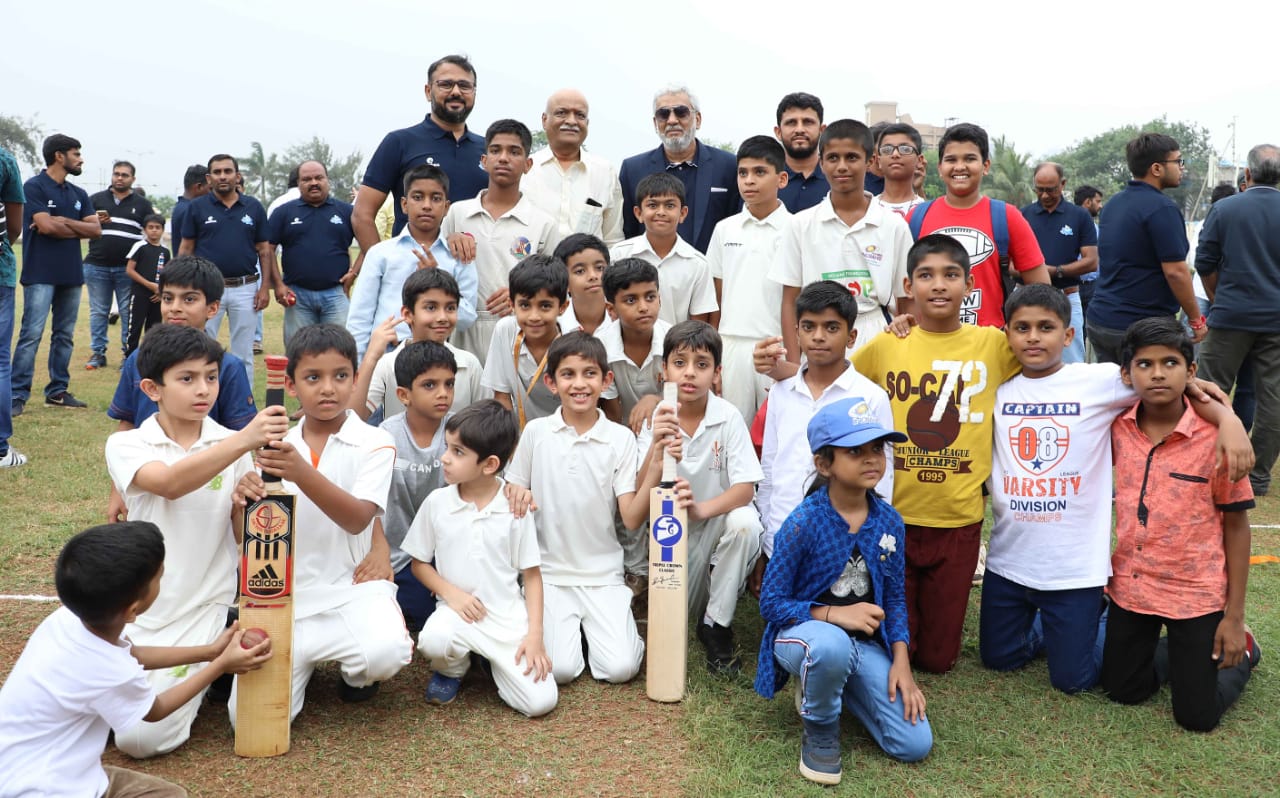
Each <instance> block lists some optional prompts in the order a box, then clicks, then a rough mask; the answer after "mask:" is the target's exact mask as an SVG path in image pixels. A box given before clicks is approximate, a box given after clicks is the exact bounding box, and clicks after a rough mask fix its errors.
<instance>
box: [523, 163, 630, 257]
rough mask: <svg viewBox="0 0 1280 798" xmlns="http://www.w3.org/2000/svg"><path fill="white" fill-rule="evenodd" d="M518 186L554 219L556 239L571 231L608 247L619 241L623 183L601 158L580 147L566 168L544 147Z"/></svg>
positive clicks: (565, 235) (614, 170) (611, 166)
mask: <svg viewBox="0 0 1280 798" xmlns="http://www.w3.org/2000/svg"><path fill="white" fill-rule="evenodd" d="M520 189H521V190H522V191H523V192H524V193H525V196H527V197H528V198H529V199H530V201H531V202H533V204H535V205H537V206H538V208H539V209H540V210H542V212H543V213H545V214H547V215H548V216H550V217H551V218H552V219H554V220H555V221H556V237H557V239H558V240H559V239H564V238H566V237H568V236H570V235H572V234H573V233H590V234H591V235H593V236H596V237H597V238H600V239H603V240H604V243H606V244H608V245H609V246H613V245H614V244H616V243H618V242H619V241H621V240H622V215H623V213H625V212H627V209H626V208H624V207H622V184H621V183H619V182H618V170H617V169H614V168H613V164H611V163H609V162H608V161H606V160H605V159H604V158H601V157H599V156H598V155H592V154H591V153H589V152H587V151H586V150H585V149H580V150H579V160H578V161H576V162H575V163H573V164H570V166H569V168H568V169H565V168H562V167H561V166H560V162H559V161H558V160H556V156H555V153H553V152H552V151H551V148H550V147H547V148H545V149H542V150H539V151H538V152H535V153H534V154H533V168H532V169H530V170H529V173H528V174H527V175H525V176H524V179H523V180H521V181H520ZM589 200H590V202H589Z"/></svg>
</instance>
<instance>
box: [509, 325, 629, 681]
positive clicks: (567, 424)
mask: <svg viewBox="0 0 1280 798" xmlns="http://www.w3.org/2000/svg"><path fill="white" fill-rule="evenodd" d="M543 379H544V380H545V381H546V383H547V385H548V387H550V388H552V389H553V390H554V391H555V393H556V395H557V396H559V397H560V409H559V410H557V411H556V412H555V413H553V414H551V415H549V416H546V417H544V418H538V419H534V420H533V421H530V422H529V425H528V426H527V427H525V429H524V434H523V436H522V437H521V438H520V445H519V446H518V447H517V448H516V453H515V455H514V456H513V457H512V458H511V463H510V465H508V466H507V472H506V477H507V481H508V482H511V483H513V484H515V485H519V486H520V487H523V488H528V489H530V490H531V491H532V493H533V500H534V501H535V502H536V503H537V505H538V509H537V511H536V513H535V523H536V524H537V527H538V545H539V549H540V550H541V552H542V580H543V583H544V596H543V603H544V606H545V610H544V613H543V614H544V617H545V621H544V623H543V633H544V636H545V639H546V643H547V653H548V654H549V655H550V657H551V665H552V671H551V672H552V675H553V676H554V677H555V680H556V682H557V683H558V684H567V683H568V682H571V681H573V680H574V679H576V678H577V677H578V675H579V674H580V673H582V669H583V667H584V664H583V661H582V638H583V636H584V635H585V636H586V639H587V644H588V646H589V652H590V665H591V675H592V676H594V677H595V678H597V679H603V680H605V681H609V682H625V681H629V680H630V679H631V678H632V677H634V676H635V675H636V673H637V672H638V671H639V670H640V661H641V659H642V658H643V657H644V643H642V642H641V641H640V636H639V634H637V632H636V624H635V618H634V617H632V615H631V590H630V589H629V588H628V587H627V586H626V585H625V584H624V583H623V580H622V546H621V545H619V543H618V538H617V535H616V534H615V532H614V527H613V515H614V509H615V508H617V510H618V511H619V513H620V515H621V517H622V522H623V524H624V525H625V526H626V527H628V528H630V529H635V528H637V527H639V526H641V525H642V524H643V523H644V519H645V516H646V515H647V514H648V512H649V505H648V496H647V495H645V496H640V495H639V494H637V493H636V438H635V435H633V434H632V433H631V431H630V430H628V429H627V428H626V427H623V426H622V425H620V424H614V423H613V422H612V421H609V420H608V419H607V418H605V415H604V413H603V412H602V411H600V410H599V409H598V408H597V406H596V405H597V403H598V401H599V399H600V393H601V392H602V391H603V390H604V389H605V387H606V386H608V384H609V382H610V379H611V378H610V374H609V364H608V363H607V362H606V360H605V354H604V346H603V345H602V344H601V343H600V341H598V340H597V339H596V338H594V337H592V336H590V335H587V334H586V333H584V332H580V331H575V332H571V333H566V334H564V335H562V336H560V337H559V338H557V339H556V340H555V342H554V343H552V344H551V348H550V350H548V352H547V374H546V376H545V377H544V378H543Z"/></svg>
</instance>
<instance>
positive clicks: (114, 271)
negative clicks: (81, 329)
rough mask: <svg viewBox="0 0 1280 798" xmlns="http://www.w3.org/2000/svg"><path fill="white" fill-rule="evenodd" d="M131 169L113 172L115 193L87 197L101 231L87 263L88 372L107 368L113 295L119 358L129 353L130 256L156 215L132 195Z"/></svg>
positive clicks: (122, 165)
mask: <svg viewBox="0 0 1280 798" xmlns="http://www.w3.org/2000/svg"><path fill="white" fill-rule="evenodd" d="M134 176H135V174H134V169H133V164H131V163H129V162H128V161H116V162H115V163H114V164H112V166H111V188H109V189H107V190H105V191H99V192H98V193H97V194H94V195H92V196H91V197H89V201H90V202H92V203H93V207H94V209H95V210H96V211H97V216H98V223H99V224H101V225H102V237H101V238H98V239H95V240H93V241H90V242H89V254H87V255H85V258H84V284H85V287H87V288H88V289H89V347H90V349H92V351H93V354H92V355H90V356H89V362H88V363H85V364H84V367H85V368H86V369H89V370H90V371H92V370H93V369H100V368H104V367H105V366H106V365H107V343H108V340H107V338H108V336H107V317H108V315H109V314H110V312H111V295H112V294H113V293H114V294H115V300H116V306H117V307H119V308H120V315H121V317H122V320H121V323H120V357H121V359H122V360H123V358H124V357H125V354H126V353H127V351H128V346H126V345H125V344H126V342H127V340H128V338H129V306H130V304H131V303H132V297H133V280H130V279H129V275H127V274H125V271H124V267H125V264H126V263H128V261H129V250H130V249H132V248H133V245H134V244H136V243H138V242H139V241H141V240H142V220H143V219H145V218H146V217H147V216H150V215H151V214H153V213H155V209H154V208H152V207H151V203H150V202H148V201H147V199H146V198H145V197H143V196H142V195H141V194H139V193H137V192H136V191H134V190H133V181H134Z"/></svg>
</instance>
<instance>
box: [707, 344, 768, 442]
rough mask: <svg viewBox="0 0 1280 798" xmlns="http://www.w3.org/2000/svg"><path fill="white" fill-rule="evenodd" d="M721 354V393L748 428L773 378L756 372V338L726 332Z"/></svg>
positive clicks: (762, 402)
mask: <svg viewBox="0 0 1280 798" xmlns="http://www.w3.org/2000/svg"><path fill="white" fill-rule="evenodd" d="M722 340H723V341H724V354H723V356H722V357H721V363H722V364H723V366H724V367H723V368H722V369H721V371H720V396H721V398H723V399H724V400H725V401H726V402H729V403H730V404H732V405H733V406H734V407H736V408H738V412H739V413H741V414H742V418H743V419H744V420H745V421H746V422H747V427H750V426H751V422H752V421H754V420H755V418H756V412H757V411H759V410H760V405H762V404H764V400H765V398H766V397H767V396H768V395H769V389H770V388H771V387H773V380H771V379H769V378H768V377H766V376H765V375H763V374H758V373H756V366H755V360H754V359H753V358H752V354H753V352H754V351H755V347H756V339H754V338H746V337H743V336H737V335H725V336H723V337H722Z"/></svg>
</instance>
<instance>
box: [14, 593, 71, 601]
mask: <svg viewBox="0 0 1280 798" xmlns="http://www.w3.org/2000/svg"><path fill="white" fill-rule="evenodd" d="M0 601H58V597H57V596H17V595H11V594H0Z"/></svg>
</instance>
